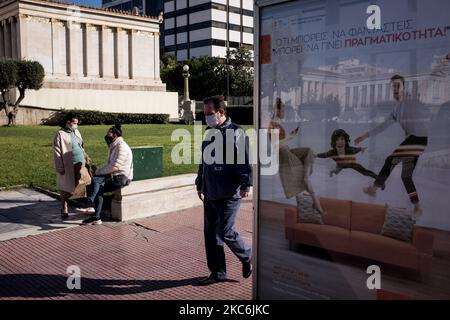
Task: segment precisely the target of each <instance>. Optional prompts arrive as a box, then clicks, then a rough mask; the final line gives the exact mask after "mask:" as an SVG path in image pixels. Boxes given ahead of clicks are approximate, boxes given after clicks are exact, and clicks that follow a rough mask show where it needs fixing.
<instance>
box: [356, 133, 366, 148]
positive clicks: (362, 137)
mask: <svg viewBox="0 0 450 320" xmlns="http://www.w3.org/2000/svg"><path fill="white" fill-rule="evenodd" d="M368 137H369V134H368V133H367V132H366V133H364V134H363V135H362V136H360V137H358V138H356V139H355V144H356V145H358V144H360V143H361V142H363V141H364V140H365V139H367V138H368Z"/></svg>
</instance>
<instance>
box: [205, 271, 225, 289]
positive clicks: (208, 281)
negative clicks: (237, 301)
mask: <svg viewBox="0 0 450 320" xmlns="http://www.w3.org/2000/svg"><path fill="white" fill-rule="evenodd" d="M224 281H227V279H226V278H224V279H221V278H217V277H216V276H214V275H213V274H210V275H209V276H208V277H206V278H203V279H201V280H199V282H198V285H199V286H209V285H210V284H214V283H217V282H224Z"/></svg>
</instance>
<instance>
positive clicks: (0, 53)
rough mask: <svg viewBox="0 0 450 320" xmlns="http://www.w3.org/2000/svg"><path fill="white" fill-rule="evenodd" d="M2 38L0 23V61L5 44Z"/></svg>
mask: <svg viewBox="0 0 450 320" xmlns="http://www.w3.org/2000/svg"><path fill="white" fill-rule="evenodd" d="M4 42H5V41H4V38H3V21H0V59H1V58H3V57H4V56H5V43H4Z"/></svg>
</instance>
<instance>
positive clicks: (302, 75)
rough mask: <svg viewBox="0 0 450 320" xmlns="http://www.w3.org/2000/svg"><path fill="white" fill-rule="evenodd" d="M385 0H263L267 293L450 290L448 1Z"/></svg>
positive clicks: (261, 217) (370, 295)
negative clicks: (273, 165)
mask: <svg viewBox="0 0 450 320" xmlns="http://www.w3.org/2000/svg"><path fill="white" fill-rule="evenodd" d="M376 3H377V5H376V6H375V8H374V6H372V8H369V7H370V6H371V5H372V2H370V1H350V0H336V1H326V0H305V1H287V2H281V3H280V2H277V3H275V4H273V5H267V1H266V3H265V4H264V5H260V6H259V17H260V20H259V26H258V27H259V39H258V41H259V43H258V44H259V53H258V54H259V56H258V57H259V61H258V63H259V65H258V70H259V87H258V90H259V91H258V92H259V93H258V94H259V97H258V106H259V111H258V112H259V118H258V121H259V123H258V126H259V128H260V129H269V130H270V132H272V134H269V137H268V139H269V140H270V141H269V142H268V143H267V145H268V146H269V150H268V153H272V154H273V153H276V155H277V158H278V160H279V161H278V162H279V163H278V170H276V172H275V173H274V174H266V173H264V171H263V170H259V172H260V175H259V179H258V181H259V187H258V212H257V216H258V228H257V230H258V234H257V240H258V241H257V244H258V248H257V249H258V279H257V288H258V289H257V296H258V297H259V298H262V299H392V298H399V299H403V298H404V299H435V298H439V299H442V298H447V299H448V298H450V268H448V266H449V265H450V209H449V206H448V195H449V194H450V186H449V182H448V181H450V130H449V128H450V15H449V14H448V12H450V2H449V1H447V0H412V1H411V0H396V1H389V0H380V1H377V2H376ZM274 133H276V134H274ZM260 146H262V144H260ZM262 166H263V165H261V167H262Z"/></svg>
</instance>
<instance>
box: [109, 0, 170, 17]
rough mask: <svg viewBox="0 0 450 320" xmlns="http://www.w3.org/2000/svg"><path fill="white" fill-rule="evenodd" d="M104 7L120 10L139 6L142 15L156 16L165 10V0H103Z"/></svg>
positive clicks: (131, 9) (130, 9)
mask: <svg viewBox="0 0 450 320" xmlns="http://www.w3.org/2000/svg"><path fill="white" fill-rule="evenodd" d="M102 7H103V8H108V9H115V10H120V11H133V9H134V8H138V9H139V14H140V15H145V16H155V17H156V16H159V14H160V13H161V12H162V11H163V10H164V0H102Z"/></svg>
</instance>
